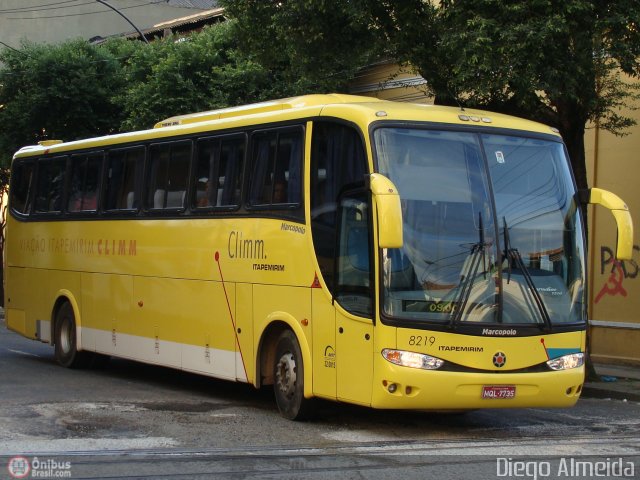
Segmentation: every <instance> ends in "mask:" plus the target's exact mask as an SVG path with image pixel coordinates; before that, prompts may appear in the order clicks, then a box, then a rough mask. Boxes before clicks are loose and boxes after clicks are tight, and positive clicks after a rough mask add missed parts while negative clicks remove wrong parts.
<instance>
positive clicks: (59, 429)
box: [0, 324, 640, 480]
mask: <svg viewBox="0 0 640 480" xmlns="http://www.w3.org/2000/svg"><path fill="white" fill-rule="evenodd" d="M18 456H22V457H24V458H25V459H26V460H28V461H29V465H30V466H33V467H34V468H35V466H38V467H39V473H42V471H43V470H44V469H45V468H46V467H47V466H48V467H54V468H49V473H52V474H55V475H58V476H57V477H56V478H60V477H61V476H62V475H63V474H67V473H68V474H70V475H71V477H69V478H182V477H184V478H291V479H294V478H295V479H299V478H309V479H311V478H313V479H321V478H384V477H388V476H390V475H393V476H401V477H402V478H403V479H412V478H416V479H430V478H437V479H439V480H445V479H448V478H451V479H453V478H455V479H465V478H470V479H471V478H473V479H487V478H504V477H506V478H509V473H511V474H513V473H517V472H518V470H516V469H517V468H522V469H523V470H522V472H524V473H527V472H529V473H531V475H521V477H525V478H534V475H533V474H536V475H537V478H602V477H601V476H600V477H597V476H594V475H590V474H589V471H588V468H598V467H601V468H605V469H607V468H608V469H609V470H608V471H609V473H611V474H612V475H613V474H615V473H616V472H617V470H616V469H617V468H618V467H620V468H621V469H623V470H621V473H623V474H624V473H625V471H624V468H625V467H626V468H627V470H626V472H627V473H630V470H629V469H631V468H632V467H633V472H632V473H633V476H632V477H629V476H626V477H625V475H620V476H616V475H613V476H611V478H614V477H615V478H638V477H639V476H640V403H637V402H624V401H621V400H606V399H583V400H580V402H579V403H578V405H577V406H576V407H575V408H572V409H561V410H545V409H515V410H502V411H491V410H483V411H476V412H471V413H468V414H465V415H444V414H433V413H431V414H430V413H422V412H384V411H374V410H370V409H365V408H359V407H352V406H348V405H341V404H334V403H322V404H321V405H320V408H319V415H318V417H317V418H316V419H315V420H313V421H310V422H305V423H299V422H290V421H287V420H285V419H283V418H281V417H280V416H279V415H278V413H277V411H276V407H275V404H274V401H273V399H272V393H271V392H270V391H269V390H267V389H265V390H261V391H256V390H255V389H253V388H252V387H249V386H246V385H241V384H233V383H228V382H222V381H216V380H212V379H209V378H205V377H199V376H196V375H190V374H185V373H182V372H178V371H174V370H170V369H165V368H159V367H153V366H148V365H142V364H137V363H133V362H128V361H123V360H112V361H111V363H110V364H109V365H108V366H107V367H106V368H104V369H101V370H66V369H63V368H61V367H58V366H57V365H56V364H55V361H54V359H53V351H52V349H51V347H49V346H47V345H43V344H40V343H37V342H33V341H30V340H26V339H23V338H22V337H19V336H17V335H15V334H13V333H11V332H8V331H7V330H6V329H5V328H4V324H0V478H4V477H3V476H7V478H11V476H8V473H6V472H7V470H6V469H5V468H4V465H7V464H8V463H9V462H10V461H12V460H11V459H12V458H15V457H18ZM36 459H37V461H36ZM509 459H511V460H509ZM517 461H527V462H533V463H530V464H522V466H520V464H517V463H515V462H517ZM12 462H14V463H12V468H13V467H19V466H20V463H19V462H20V460H19V459H18V460H13V461H12ZM47 462H48V463H47ZM65 462H68V465H67V464H66V463H65ZM547 462H548V464H547ZM563 462H564V463H563ZM572 462H573V463H572ZM576 462H585V463H582V464H580V463H576ZM67 466H68V468H66V467H67ZM571 468H574V470H573V473H581V472H582V473H586V475H583V476H580V475H573V476H571V475H570V474H571V473H572V471H571V470H570V469H571ZM576 468H577V469H578V470H577V471H576V470H575V469H576ZM580 468H582V469H587V470H580ZM527 469H528V470H527ZM547 469H549V470H547ZM14 471H15V470H14ZM33 471H34V470H33V469H32V472H30V474H29V475H31V474H32V473H33ZM605 472H606V470H605ZM45 473H46V471H45ZM502 473H504V475H499V474H502ZM545 473H549V474H548V475H545ZM565 473H566V474H565ZM591 473H593V471H592V472H591ZM554 475H555V476H554ZM511 476H512V477H514V478H515V475H511ZM27 478H32V477H29V476H28V477H27ZM49 478H53V477H49Z"/></svg>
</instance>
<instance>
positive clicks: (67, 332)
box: [60, 319, 71, 354]
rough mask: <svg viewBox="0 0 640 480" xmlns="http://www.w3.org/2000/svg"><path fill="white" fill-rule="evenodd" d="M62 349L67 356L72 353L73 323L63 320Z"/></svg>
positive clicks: (61, 330)
mask: <svg viewBox="0 0 640 480" xmlns="http://www.w3.org/2000/svg"><path fill="white" fill-rule="evenodd" d="M60 348H61V349H62V351H63V352H64V353H65V354H67V353H69V352H70V351H71V322H69V321H68V320H67V319H65V320H63V322H62V325H61V327H60Z"/></svg>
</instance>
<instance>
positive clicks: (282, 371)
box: [276, 353, 297, 397]
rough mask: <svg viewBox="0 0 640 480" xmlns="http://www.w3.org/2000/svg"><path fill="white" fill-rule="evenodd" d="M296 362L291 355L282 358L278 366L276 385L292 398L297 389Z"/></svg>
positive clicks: (286, 354)
mask: <svg viewBox="0 0 640 480" xmlns="http://www.w3.org/2000/svg"><path fill="white" fill-rule="evenodd" d="M296 378H297V376H296V361H295V359H294V358H293V355H292V354H291V353H285V354H284V355H282V357H280V360H279V361H278V364H277V365H276V385H277V386H278V389H279V390H280V391H281V392H282V393H283V394H284V395H285V396H287V397H291V396H292V395H293V393H294V391H295V387H296Z"/></svg>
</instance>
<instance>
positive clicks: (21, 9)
mask: <svg viewBox="0 0 640 480" xmlns="http://www.w3.org/2000/svg"><path fill="white" fill-rule="evenodd" d="M80 1H82V0H66V1H64V2H54V3H44V4H42V5H31V6H30V7H16V8H5V9H2V10H0V13H21V12H37V11H40V10H55V9H58V8H71V7H77V6H80V5H87V4H89V3H93V2H85V3H81V4H79V5H69V6H66V7H53V8H47V7H50V6H51V5H63V4H65V3H76V2H80Z"/></svg>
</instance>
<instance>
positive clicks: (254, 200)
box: [249, 129, 303, 207]
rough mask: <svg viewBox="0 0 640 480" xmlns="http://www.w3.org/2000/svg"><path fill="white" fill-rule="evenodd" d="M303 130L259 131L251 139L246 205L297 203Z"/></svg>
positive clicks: (300, 192)
mask: <svg viewBox="0 0 640 480" xmlns="http://www.w3.org/2000/svg"><path fill="white" fill-rule="evenodd" d="M302 146H303V140H302V130H300V129H296V130H294V131H291V130H274V131H269V132H260V133H257V134H256V135H255V136H254V140H253V154H252V157H253V169H252V176H251V187H250V190H249V204H250V205H252V206H260V207H262V206H276V205H288V206H291V205H297V204H299V203H300V202H301V200H302V181H301V174H302Z"/></svg>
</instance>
